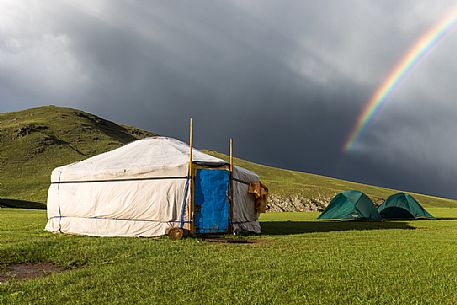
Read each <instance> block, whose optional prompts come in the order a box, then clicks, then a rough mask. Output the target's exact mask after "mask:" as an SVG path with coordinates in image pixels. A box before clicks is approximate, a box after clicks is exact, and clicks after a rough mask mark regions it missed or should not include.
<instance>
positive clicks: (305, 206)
mask: <svg viewBox="0 0 457 305" xmlns="http://www.w3.org/2000/svg"><path fill="white" fill-rule="evenodd" d="M205 152H206V153H207V154H210V155H212V156H215V157H218V158H221V159H224V160H227V161H228V159H229V158H228V156H226V155H224V154H221V153H218V152H216V151H211V150H209V151H205ZM234 163H235V164H236V165H239V166H242V167H244V168H247V169H249V170H251V171H253V172H255V173H257V174H258V175H259V176H260V177H261V179H262V181H263V182H265V183H266V184H267V186H268V188H269V190H270V192H271V196H270V197H271V198H270V199H271V200H270V204H269V205H270V206H271V209H272V210H273V211H308V210H317V209H319V208H323V207H324V206H326V204H328V202H329V200H330V199H331V198H332V197H333V196H334V195H335V194H336V193H338V192H341V191H344V190H349V189H355V190H359V191H362V192H364V193H366V194H367V195H368V196H369V197H370V198H371V199H372V200H373V201H374V202H375V203H376V204H381V203H382V202H383V201H384V199H386V198H387V197H389V196H390V195H392V194H394V193H396V192H399V191H398V190H393V189H388V188H382V187H377V186H372V185H367V184H362V183H357V182H350V181H345V180H341V179H336V178H330V177H325V176H320V175H315V174H309V173H303V172H297V171H291V170H285V169H280V168H276V167H271V166H265V165H260V164H256V163H253V162H249V161H245V160H241V159H237V158H234ZM412 194H413V195H414V196H415V197H416V199H418V200H419V202H420V203H421V204H423V205H424V206H426V207H457V200H453V199H446V198H438V197H434V196H428V195H422V194H414V193H412Z"/></svg>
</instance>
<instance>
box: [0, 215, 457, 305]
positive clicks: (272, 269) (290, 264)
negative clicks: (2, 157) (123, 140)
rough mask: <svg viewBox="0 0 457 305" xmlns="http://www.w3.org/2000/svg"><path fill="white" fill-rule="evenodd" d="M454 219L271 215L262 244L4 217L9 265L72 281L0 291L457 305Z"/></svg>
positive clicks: (108, 299)
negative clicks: (93, 231) (31, 265)
mask: <svg viewBox="0 0 457 305" xmlns="http://www.w3.org/2000/svg"><path fill="white" fill-rule="evenodd" d="M430 212H431V213H432V214H434V215H435V216H437V217H441V218H446V219H445V220H430V221H391V222H359V223H356V222H318V221H316V220H315V218H316V216H317V213H270V214H265V215H262V217H261V221H262V226H263V230H264V233H263V235H261V236H250V237H240V238H241V239H243V240H249V241H252V243H223V242H220V243H219V242H208V241H204V240H202V239H194V238H188V239H184V240H181V241H175V242H173V241H170V240H168V239H167V238H159V239H152V238H117V237H116V238H99V237H81V236H70V235H61V234H50V233H47V232H44V231H43V227H44V225H45V223H46V214H45V211H37V210H12V209H0V262H1V263H2V264H11V263H24V262H54V263H56V264H58V265H60V266H63V267H64V268H66V271H64V272H62V273H55V274H52V275H50V276H48V277H44V278H36V279H29V280H24V281H16V280H10V281H8V282H6V283H3V284H0V303H2V304H27V303H32V304H82V303H85V304H94V303H99V304H455V303H457V289H456V288H457V264H456V261H455V253H457V220H454V218H456V219H457V209H443V208H442V209H433V208H432V209H430Z"/></svg>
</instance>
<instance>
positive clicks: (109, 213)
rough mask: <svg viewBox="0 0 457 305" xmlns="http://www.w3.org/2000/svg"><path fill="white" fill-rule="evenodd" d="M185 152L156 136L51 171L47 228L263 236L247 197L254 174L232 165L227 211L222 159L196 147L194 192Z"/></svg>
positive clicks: (184, 148) (136, 233) (179, 144)
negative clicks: (180, 229)
mask: <svg viewBox="0 0 457 305" xmlns="http://www.w3.org/2000/svg"><path fill="white" fill-rule="evenodd" d="M189 150H190V148H189V146H188V145H187V144H185V143H183V142H181V141H178V140H175V139H171V138H166V137H153V138H147V139H144V140H138V141H135V142H132V143H130V144H128V145H125V146H122V147H120V148H118V149H115V150H112V151H109V152H106V153H103V154H100V155H98V156H94V157H91V158H89V159H86V160H84V161H80V162H76V163H73V164H70V165H67V166H61V167H58V168H56V169H54V171H53V172H52V175H51V186H50V187H49V191H48V206H47V208H48V223H47V225H46V230H48V231H52V232H64V233H73V234H82V235H95V236H159V235H164V234H165V233H166V230H167V229H169V228H172V227H183V228H185V229H186V228H187V229H192V230H193V233H222V232H227V231H228V230H229V228H231V229H233V230H234V231H241V230H244V231H251V232H256V233H260V224H259V222H258V220H257V219H258V216H259V214H258V213H257V211H256V207H255V199H254V197H253V196H252V194H248V188H249V184H250V183H251V182H256V181H258V180H259V177H258V176H257V175H256V174H254V173H253V172H250V171H248V170H246V169H243V168H241V167H237V166H235V167H234V169H233V181H232V185H233V206H232V208H231V209H230V202H229V199H228V195H229V185H230V183H229V176H230V174H229V166H228V164H227V162H225V161H223V160H221V159H218V158H215V157H212V156H209V155H207V154H204V153H202V152H200V151H198V150H196V149H193V162H192V163H193V166H192V168H193V177H194V187H193V192H191V191H190V188H189V184H190V183H189V177H188V170H189V158H190V157H189V155H190V154H189ZM191 193H193V194H191ZM192 195H193V196H194V200H193V201H191V200H190V199H191V196H192ZM192 203H193V209H194V213H192V212H191V205H192ZM190 215H194V219H193V220H194V221H193V226H192V227H191V226H190V224H191V223H192V220H191V216H190ZM230 226H231V227H230Z"/></svg>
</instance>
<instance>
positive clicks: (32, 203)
mask: <svg viewBox="0 0 457 305" xmlns="http://www.w3.org/2000/svg"><path fill="white" fill-rule="evenodd" d="M154 135H157V134H155V133H153V132H149V131H146V130H142V129H139V128H135V127H132V126H128V125H121V124H116V123H114V122H111V121H108V120H105V119H103V118H100V117H98V116H96V115H93V114H90V113H87V112H83V111H81V110H77V109H71V108H62V107H55V106H45V107H39V108H32V109H27V110H23V111H18V112H11V113H2V114H0V145H1V147H0V206H2V202H3V206H5V207H7V206H17V207H23V208H39V207H40V206H41V205H40V204H45V203H46V198H47V189H48V187H49V180H50V174H51V171H52V170H53V169H54V168H55V167H57V166H60V165H64V164H69V163H72V162H75V161H78V160H83V159H86V158H88V157H90V156H94V155H97V154H100V153H103V152H106V151H108V150H112V149H115V148H118V147H120V146H122V145H124V144H127V143H129V142H132V141H134V140H137V139H142V138H145V137H150V136H154ZM205 152H206V153H208V154H211V155H214V156H216V157H219V158H222V159H226V160H228V157H227V156H226V155H223V154H221V153H218V152H215V151H205ZM235 164H238V165H241V166H243V167H245V168H247V169H250V170H252V171H254V172H256V173H257V174H259V175H260V176H261V179H262V180H263V181H264V182H265V183H266V184H267V185H268V187H269V188H270V191H271V196H270V201H269V206H270V209H271V210H272V211H310V210H318V209H322V208H323V207H324V206H325V205H326V204H327V203H328V201H329V200H330V198H331V197H333V196H334V194H335V193H337V192H340V191H342V190H347V189H357V190H361V191H363V192H365V193H366V194H367V195H368V196H370V197H371V199H372V200H373V201H374V202H377V203H381V201H382V200H383V199H385V198H387V197H388V196H389V195H391V194H393V193H395V192H397V191H396V190H390V189H385V188H380V187H376V186H370V185H365V184H361V183H355V182H348V181H344V180H340V179H335V178H330V177H324V176H319V175H314V174H308V173H303V172H295V171H290V170H284V169H279V168H275V167H271V166H265V165H260V164H256V163H252V162H249V161H245V160H241V159H236V158H235ZM415 197H416V198H417V199H418V200H419V201H420V202H421V203H422V204H423V205H425V206H426V207H427V206H433V207H457V201H456V200H451V199H445V198H437V197H432V196H426V195H420V194H415Z"/></svg>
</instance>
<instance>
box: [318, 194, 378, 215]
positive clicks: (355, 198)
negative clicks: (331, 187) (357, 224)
mask: <svg viewBox="0 0 457 305" xmlns="http://www.w3.org/2000/svg"><path fill="white" fill-rule="evenodd" d="M318 219H320V220H324V219H334V220H381V217H380V216H379V213H378V210H377V209H376V207H375V206H374V205H373V202H372V201H371V199H370V198H368V196H367V195H365V194H364V193H362V192H359V191H353V190H351V191H344V192H341V193H338V194H337V195H336V196H335V197H333V199H332V200H331V201H330V203H329V205H328V206H327V208H326V209H325V210H324V211H323V212H322V213H321V215H319V217H318Z"/></svg>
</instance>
